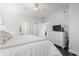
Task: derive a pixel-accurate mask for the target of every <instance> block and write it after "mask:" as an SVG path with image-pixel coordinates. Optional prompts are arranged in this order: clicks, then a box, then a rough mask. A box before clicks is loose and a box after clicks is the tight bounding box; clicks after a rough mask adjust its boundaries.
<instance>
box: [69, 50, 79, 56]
mask: <svg viewBox="0 0 79 59" xmlns="http://www.w3.org/2000/svg"><path fill="white" fill-rule="evenodd" d="M69 52H71V53H74V54H76V55H78V56H79V52H77V51H75V50H72V49H69Z"/></svg>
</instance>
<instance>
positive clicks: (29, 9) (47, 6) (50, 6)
mask: <svg viewBox="0 0 79 59" xmlns="http://www.w3.org/2000/svg"><path fill="white" fill-rule="evenodd" d="M39 5H40V7H41V8H42V9H41V10H40V11H39V12H34V11H33V7H34V3H0V10H1V11H2V12H5V13H14V14H21V15H27V16H36V17H37V16H38V17H47V16H49V15H51V14H53V13H54V12H57V11H58V10H60V9H64V8H68V4H67V3H39Z"/></svg>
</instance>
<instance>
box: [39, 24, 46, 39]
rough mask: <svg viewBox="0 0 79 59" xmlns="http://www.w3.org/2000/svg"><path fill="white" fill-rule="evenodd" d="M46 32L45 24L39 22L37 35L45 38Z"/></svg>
mask: <svg viewBox="0 0 79 59" xmlns="http://www.w3.org/2000/svg"><path fill="white" fill-rule="evenodd" d="M46 34H47V24H46V23H39V24H38V35H39V36H40V37H42V38H46Z"/></svg>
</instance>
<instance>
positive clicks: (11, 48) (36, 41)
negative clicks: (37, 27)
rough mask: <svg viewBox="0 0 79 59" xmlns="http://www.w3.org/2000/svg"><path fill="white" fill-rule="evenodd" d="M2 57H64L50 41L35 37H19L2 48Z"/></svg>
mask: <svg viewBox="0 0 79 59" xmlns="http://www.w3.org/2000/svg"><path fill="white" fill-rule="evenodd" d="M0 55H1V56H62V54H61V53H60V52H59V50H58V49H57V48H56V47H55V46H54V45H53V44H52V43H51V42H50V41H49V40H46V39H43V38H40V37H37V36H34V35H27V36H18V37H15V38H13V39H11V40H10V41H9V42H7V43H6V44H5V45H2V46H0Z"/></svg>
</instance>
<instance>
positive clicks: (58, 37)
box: [50, 31, 67, 48]
mask: <svg viewBox="0 0 79 59" xmlns="http://www.w3.org/2000/svg"><path fill="white" fill-rule="evenodd" d="M50 40H51V41H52V42H53V43H54V44H55V45H58V46H60V47H62V48H64V47H66V43H67V39H65V32H57V31H53V32H52V33H51V39H50Z"/></svg>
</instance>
